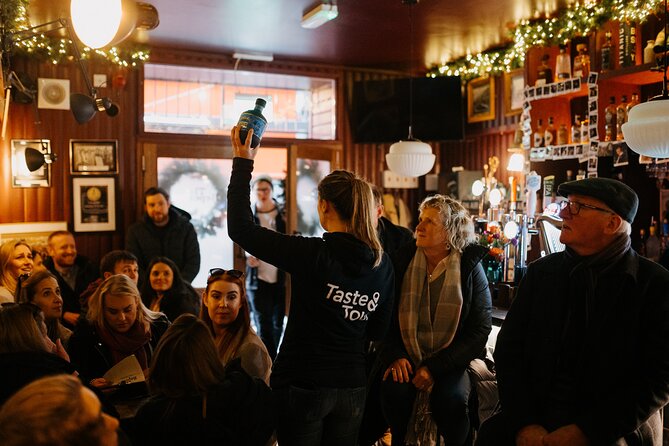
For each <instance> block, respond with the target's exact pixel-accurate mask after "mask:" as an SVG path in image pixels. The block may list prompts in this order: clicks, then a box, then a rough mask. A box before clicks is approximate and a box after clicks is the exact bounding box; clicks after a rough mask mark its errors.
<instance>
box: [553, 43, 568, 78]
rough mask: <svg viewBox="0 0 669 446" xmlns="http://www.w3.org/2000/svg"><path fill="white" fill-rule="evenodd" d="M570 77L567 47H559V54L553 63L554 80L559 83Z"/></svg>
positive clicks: (562, 45)
mask: <svg viewBox="0 0 669 446" xmlns="http://www.w3.org/2000/svg"><path fill="white" fill-rule="evenodd" d="M570 77H571V59H570V58H569V54H567V45H565V44H561V45H560V54H558V56H557V60H556V62H555V79H556V80H558V81H561V80H563V79H569V78H570Z"/></svg>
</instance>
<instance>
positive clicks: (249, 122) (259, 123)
mask: <svg viewBox="0 0 669 446" xmlns="http://www.w3.org/2000/svg"><path fill="white" fill-rule="evenodd" d="M265 105H267V101H265V100H264V99H263V98H258V99H256V104H255V108H253V109H252V110H246V111H245V112H243V113H242V114H241V116H240V117H239V121H238V122H237V127H239V138H240V139H241V141H242V143H243V142H244V141H246V136H247V135H248V132H249V129H253V140H252V141H251V147H253V148H256V147H258V144H260V140H261V139H262V135H263V133H265V127H267V119H266V118H265V117H264V116H263V114H262V111H263V109H264V108H265Z"/></svg>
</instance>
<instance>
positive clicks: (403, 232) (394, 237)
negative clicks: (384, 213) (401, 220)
mask: <svg viewBox="0 0 669 446" xmlns="http://www.w3.org/2000/svg"><path fill="white" fill-rule="evenodd" d="M377 230H378V233H379V238H380V239H381V245H383V251H384V252H387V253H388V255H389V256H390V257H391V258H392V256H393V255H394V254H395V251H397V250H398V249H399V248H400V247H402V246H404V245H407V244H410V243H411V242H412V241H413V232H411V230H409V229H407V228H405V227H404V226H399V225H396V224H394V223H393V222H392V221H390V220H388V219H387V218H386V217H381V218H379V227H378V229H377Z"/></svg>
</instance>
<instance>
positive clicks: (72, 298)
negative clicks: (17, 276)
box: [44, 231, 98, 328]
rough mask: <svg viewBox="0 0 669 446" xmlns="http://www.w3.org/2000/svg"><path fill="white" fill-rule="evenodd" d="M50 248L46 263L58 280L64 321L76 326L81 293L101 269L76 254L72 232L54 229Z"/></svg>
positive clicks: (70, 325) (66, 324)
mask: <svg viewBox="0 0 669 446" xmlns="http://www.w3.org/2000/svg"><path fill="white" fill-rule="evenodd" d="M47 249H48V252H49V258H48V259H46V261H45V262H44V265H45V266H46V268H47V269H48V270H49V271H51V272H52V273H53V275H54V276H56V279H58V286H60V294H61V296H62V298H63V323H64V324H65V326H66V327H68V328H73V327H74V325H75V324H76V323H77V320H78V319H79V314H80V313H81V305H80V303H79V296H81V293H83V292H84V290H85V289H86V288H87V287H88V285H89V284H90V283H91V282H93V281H95V280H96V279H97V278H98V268H97V266H96V265H94V264H93V263H91V262H90V261H89V260H88V259H87V258H86V257H83V256H80V255H77V245H76V243H75V241H74V236H73V235H72V233H71V232H68V231H56V232H52V233H51V234H50V235H49V238H48V245H47Z"/></svg>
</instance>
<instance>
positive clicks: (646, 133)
mask: <svg viewBox="0 0 669 446" xmlns="http://www.w3.org/2000/svg"><path fill="white" fill-rule="evenodd" d="M668 24H669V12H667V0H664V26H665V28H664V29H665V30H666V28H667V25H668ZM667 34H668V33H666V32H665V33H664V57H663V63H662V71H663V72H664V75H663V78H662V94H661V95H659V96H655V97H654V98H652V99H651V100H650V101H648V102H644V103H642V104H637V105H635V106H634V107H632V109H631V110H630V112H629V118H628V121H627V122H626V123H624V124H623V126H622V129H623V135H624V137H625V142H626V143H627V145H628V146H629V148H630V149H632V150H634V151H635V152H636V153H638V154H640V155H645V156H649V157H652V158H667V157H669V91H667V62H669V60H668V58H667V53H668V51H667V37H669V36H667Z"/></svg>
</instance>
